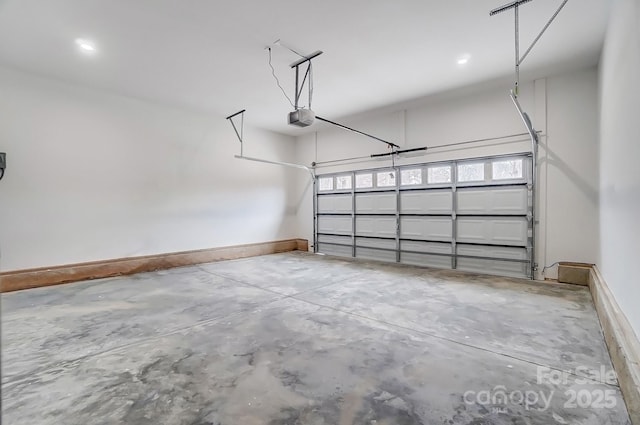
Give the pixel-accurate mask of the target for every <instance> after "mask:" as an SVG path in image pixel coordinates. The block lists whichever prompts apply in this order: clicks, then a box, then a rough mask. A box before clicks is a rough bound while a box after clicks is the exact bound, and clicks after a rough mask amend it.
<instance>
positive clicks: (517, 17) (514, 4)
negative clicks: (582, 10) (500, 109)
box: [489, 0, 569, 98]
mask: <svg viewBox="0 0 640 425" xmlns="http://www.w3.org/2000/svg"><path fill="white" fill-rule="evenodd" d="M530 1H531V0H517V1H512V2H511V3H507V4H505V5H503V6H500V7H497V8H495V9H493V10H492V11H490V12H489V16H494V15H497V14H499V13H502V12H506V11H507V10H511V9H513V11H514V15H515V50H516V51H515V74H516V78H515V79H516V82H515V87H514V89H513V95H514V96H515V97H516V98H517V97H518V94H519V87H518V86H519V84H520V65H521V64H522V62H523V61H524V60H525V58H526V57H527V56H528V55H529V52H531V49H533V46H535V45H536V43H537V42H538V40H540V38H541V37H542V34H544V33H545V31H546V30H547V28H549V25H551V23H552V22H553V21H554V20H555V19H556V17H557V16H558V14H559V13H560V11H561V10H562V9H563V8H564V6H565V5H566V4H567V2H568V1H569V0H563V1H562V4H561V5H560V7H559V8H558V9H557V10H556V12H555V13H554V14H553V16H552V17H551V19H549V21H547V23H546V24H545V26H544V27H543V28H542V31H540V33H539V34H538V36H537V37H536V38H535V39H534V40H533V42H532V43H531V45H530V46H529V48H528V49H527V50H526V51H525V53H524V55H522V56H520V13H519V8H520V6H521V5H523V4H525V3H529V2H530Z"/></svg>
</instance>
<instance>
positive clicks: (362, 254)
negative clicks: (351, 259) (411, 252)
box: [356, 247, 396, 263]
mask: <svg viewBox="0 0 640 425" xmlns="http://www.w3.org/2000/svg"><path fill="white" fill-rule="evenodd" d="M356 257H357V258H366V259H367V260H379V261H389V262H394V263H395V261H396V253H395V251H383V250H380V249H372V248H358V247H356Z"/></svg>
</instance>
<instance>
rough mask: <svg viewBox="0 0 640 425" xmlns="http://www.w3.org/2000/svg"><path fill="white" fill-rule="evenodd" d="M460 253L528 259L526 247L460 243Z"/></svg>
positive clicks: (458, 248) (458, 247)
mask: <svg viewBox="0 0 640 425" xmlns="http://www.w3.org/2000/svg"><path fill="white" fill-rule="evenodd" d="M457 250H458V254H459V255H472V256H476V257H495V258H509V259H512V260H526V259H527V250H526V249H524V248H515V247H514V248H507V247H501V246H475V245H458V246H457Z"/></svg>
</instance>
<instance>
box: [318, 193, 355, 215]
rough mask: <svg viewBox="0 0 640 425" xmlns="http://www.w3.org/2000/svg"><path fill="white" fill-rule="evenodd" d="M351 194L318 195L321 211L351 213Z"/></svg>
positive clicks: (319, 210)
mask: <svg viewBox="0 0 640 425" xmlns="http://www.w3.org/2000/svg"><path fill="white" fill-rule="evenodd" d="M351 207H352V205H351V195H323V196H319V197H318V212H319V213H350V212H351Z"/></svg>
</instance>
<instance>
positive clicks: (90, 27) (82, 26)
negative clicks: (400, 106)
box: [0, 0, 611, 134]
mask: <svg viewBox="0 0 640 425" xmlns="http://www.w3.org/2000/svg"><path fill="white" fill-rule="evenodd" d="M508 1H509V0H455V1H446V0H440V1H433V0H348V1H347V0H318V1H309V0H252V1H251V0H234V1H222V0H188V1H183V0H182V1H181V0H135V1H132V0H92V1H87V0H4V1H2V0H0V64H2V65H5V66H9V67H13V68H17V69H21V70H25V71H28V72H33V73H37V74H41V75H45V76H50V77H53V78H57V79H60V80H65V81H69V82H73V83H78V84H82V85H86V86H91V87H96V88H100V89H105V90H109V91H112V92H115V93H119V94H123V95H127V96H132V97H137V98H141V99H146V100H150V101H154V102H160V103H163V104H168V105H172V106H176V107H180V108H188V109H192V110H199V111H205V112H207V113H211V114H216V115H218V116H220V115H222V116H226V115H229V114H231V113H233V112H236V111H238V110H240V109H244V108H246V109H247V115H246V118H245V119H246V122H247V123H248V124H251V125H255V126H258V127H263V128H268V129H271V130H275V131H279V132H283V133H288V134H299V133H300V132H301V130H299V129H296V128H294V127H290V126H287V125H286V123H285V122H286V114H287V112H289V111H290V110H292V108H291V106H290V105H289V103H288V101H287V100H286V99H285V98H284V96H283V95H282V93H281V92H280V90H279V89H278V88H277V86H276V83H275V80H274V79H273V77H272V76H271V71H270V69H269V67H268V65H267V51H266V50H265V49H264V48H265V46H267V45H269V44H271V43H272V42H273V41H275V40H277V39H281V40H282V42H283V43H284V44H286V45H288V46H290V47H292V48H293V49H295V50H297V51H299V52H302V53H305V54H308V53H311V52H313V51H315V50H323V51H324V54H323V55H322V56H320V57H318V58H317V59H314V61H313V63H314V86H315V95H314V101H313V109H314V110H315V111H316V113H317V114H319V115H322V116H325V117H327V118H331V119H340V118H341V117H345V116H348V115H354V114H358V113H362V112H363V111H366V110H370V109H376V108H380V107H384V106H387V105H390V104H396V103H402V102H405V101H409V100H412V99H416V98H419V97H422V96H425V95H429V94H433V93H437V92H442V91H444V90H449V89H453V88H457V87H462V86H467V85H472V84H477V83H481V82H483V81H488V80H492V79H495V78H501V77H504V76H507V75H509V74H510V73H512V70H513V60H514V59H513V49H514V30H513V19H514V18H513V12H507V13H503V14H500V15H497V16H494V17H489V13H488V12H489V10H491V9H493V8H495V7H497V6H500V5H502V4H505V3H507V2H508ZM560 3H561V0H535V1H532V2H530V3H527V4H525V5H523V6H522V7H521V8H520V21H521V31H520V33H521V38H522V48H523V50H524V49H525V48H526V47H527V46H528V45H529V43H530V42H531V41H532V40H533V38H534V37H535V36H536V35H537V33H538V32H539V31H540V30H541V28H542V26H543V25H544V24H545V23H546V22H547V20H548V19H549V18H550V17H551V15H552V14H553V12H554V11H555V10H556V8H557V7H558V6H559V5H560ZM610 3H611V0H570V1H569V3H568V4H567V6H566V7H565V8H564V10H563V11H562V12H561V13H560V15H559V16H558V18H557V19H556V20H555V22H554V23H553V24H552V25H551V27H550V28H549V30H548V31H547V33H545V35H544V37H543V38H542V39H541V41H540V42H539V43H538V45H537V46H536V47H535V49H534V50H533V51H532V53H531V55H530V56H529V57H528V58H527V59H526V61H525V62H524V64H523V66H522V71H523V72H524V73H525V74H526V77H528V78H534V77H540V76H544V75H548V74H550V73H551V74H552V73H554V72H558V70H561V69H567V68H572V67H576V68H577V67H583V66H589V65H594V64H596V63H597V62H598V58H599V55H600V50H601V46H602V42H603V38H604V33H605V29H606V24H607V19H608V15H609V8H610ZM76 38H87V39H90V40H93V41H94V42H95V44H96V46H97V52H96V54H94V55H91V56H89V55H84V54H82V53H80V52H79V51H78V48H77V46H76V45H75V43H74V40H75V39H76ZM463 54H468V55H470V56H471V58H470V60H469V62H468V64H467V65H466V66H459V65H458V64H457V59H458V57H459V56H460V55H463ZM296 59H298V58H297V56H296V55H295V54H293V53H292V52H290V51H288V50H287V49H285V48H283V47H277V46H274V47H273V65H274V67H275V68H276V72H277V74H278V76H279V78H280V80H281V82H282V84H283V86H284V88H285V90H286V91H287V92H288V93H289V95H290V96H293V90H294V83H293V81H294V80H293V76H294V74H293V71H292V70H291V69H290V68H289V64H290V63H292V62H293V61H295V60H296ZM303 103H306V100H304V101H303Z"/></svg>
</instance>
